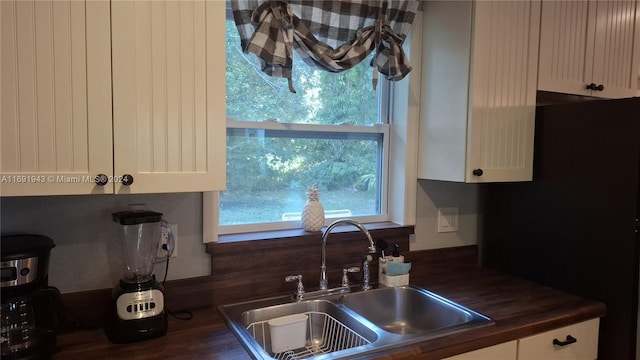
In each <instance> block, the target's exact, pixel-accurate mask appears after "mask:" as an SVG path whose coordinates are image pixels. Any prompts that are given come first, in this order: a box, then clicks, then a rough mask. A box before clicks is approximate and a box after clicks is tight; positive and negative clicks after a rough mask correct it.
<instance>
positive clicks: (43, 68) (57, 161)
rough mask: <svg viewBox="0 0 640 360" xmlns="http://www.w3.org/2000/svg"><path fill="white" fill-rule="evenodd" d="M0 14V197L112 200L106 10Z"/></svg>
mask: <svg viewBox="0 0 640 360" xmlns="http://www.w3.org/2000/svg"><path fill="white" fill-rule="evenodd" d="M0 7H1V10H0V13H1V17H2V19H1V33H2V35H1V36H2V38H1V40H0V41H1V43H2V55H1V56H2V58H1V63H2V69H1V78H2V85H1V86H2V100H1V106H0V107H1V122H0V125H1V131H0V133H1V135H0V136H1V141H2V155H1V163H2V165H1V171H2V183H1V184H0V189H1V190H0V194H1V195H2V196H7V195H60V194H88V193H105V192H112V191H113V190H112V187H100V186H97V185H95V183H94V182H93V178H94V177H95V175H96V174H99V173H104V174H106V175H111V171H112V168H113V165H112V158H113V157H112V153H111V149H112V143H111V60H110V59H111V57H110V33H109V2H108V1H89V2H86V3H85V2H83V1H75V0H69V1H51V2H49V1H13V0H7V1H1V2H0Z"/></svg>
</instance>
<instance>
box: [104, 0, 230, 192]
mask: <svg viewBox="0 0 640 360" xmlns="http://www.w3.org/2000/svg"><path fill="white" fill-rule="evenodd" d="M111 10H112V15H111V16H112V36H113V42H112V48H113V138H114V169H115V170H114V173H115V175H116V176H123V175H125V174H130V175H132V176H133V179H134V182H133V184H132V185H130V186H124V185H122V184H121V183H116V184H115V186H116V188H115V191H116V193H129V192H130V193H143V192H181V191H210V190H219V189H222V188H224V185H225V175H226V174H225V164H226V155H225V143H226V140H225V139H226V128H225V126H226V125H225V124H226V119H225V114H226V110H225V46H224V39H225V26H224V24H225V3H224V2H222V1H206V2H203V1H189V0H185V1H114V2H112V4H111Z"/></svg>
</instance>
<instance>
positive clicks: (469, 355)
mask: <svg viewBox="0 0 640 360" xmlns="http://www.w3.org/2000/svg"><path fill="white" fill-rule="evenodd" d="M517 354H518V341H517V340H513V341H509V342H506V343H502V344H498V345H494V346H489V347H486V348H483V349H479V350H474V351H469V352H466V353H464V354H460V355H456V356H452V357H448V358H446V359H445V360H515V359H516V356H517Z"/></svg>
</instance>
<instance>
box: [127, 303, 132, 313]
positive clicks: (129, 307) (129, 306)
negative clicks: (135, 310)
mask: <svg viewBox="0 0 640 360" xmlns="http://www.w3.org/2000/svg"><path fill="white" fill-rule="evenodd" d="M131 310H132V308H131V305H127V312H129V313H130V312H131Z"/></svg>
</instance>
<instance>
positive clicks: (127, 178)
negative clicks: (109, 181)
mask: <svg viewBox="0 0 640 360" xmlns="http://www.w3.org/2000/svg"><path fill="white" fill-rule="evenodd" d="M121 180H122V185H125V186H129V185H131V184H133V176H131V174H124V175H122V179H121Z"/></svg>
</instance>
